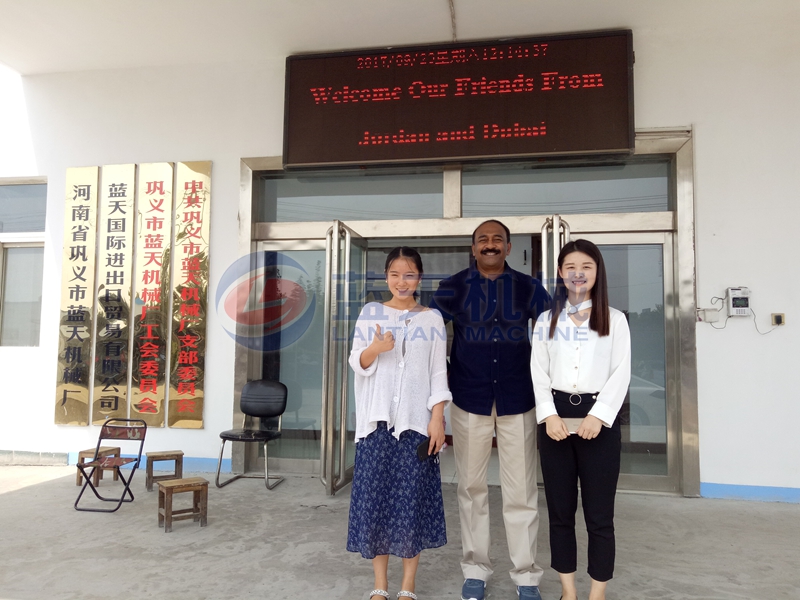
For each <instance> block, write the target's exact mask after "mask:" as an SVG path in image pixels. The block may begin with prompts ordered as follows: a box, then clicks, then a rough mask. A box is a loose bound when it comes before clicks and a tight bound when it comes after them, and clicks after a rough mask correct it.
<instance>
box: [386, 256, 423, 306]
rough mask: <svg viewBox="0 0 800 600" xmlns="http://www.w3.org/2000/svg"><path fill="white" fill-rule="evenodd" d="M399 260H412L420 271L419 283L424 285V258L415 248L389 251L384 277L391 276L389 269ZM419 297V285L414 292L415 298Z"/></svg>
mask: <svg viewBox="0 0 800 600" xmlns="http://www.w3.org/2000/svg"><path fill="white" fill-rule="evenodd" d="M398 258H405V259H407V260H410V261H411V262H413V263H414V266H415V267H416V268H417V271H419V281H420V284H422V273H423V271H422V257H421V256H420V255H419V252H417V251H416V250H414V248H409V247H408V246H398V247H397V248H392V249H391V250H390V251H389V254H388V256H387V257H386V265H384V267H383V273H384V275H388V274H389V267H390V266H392V263H393V262H394V261H396V260H397V259H398ZM418 297H419V285H418V286H417V289H416V291H415V292H414V298H418Z"/></svg>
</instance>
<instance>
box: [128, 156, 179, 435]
mask: <svg viewBox="0 0 800 600" xmlns="http://www.w3.org/2000/svg"><path fill="white" fill-rule="evenodd" d="M172 177H173V170H172V164H171V163H153V164H143V165H139V174H138V177H137V184H136V219H137V223H136V231H137V233H136V245H135V248H136V268H135V272H134V304H133V314H134V319H133V362H132V364H131V374H132V384H131V400H130V404H131V417H134V418H137V419H143V420H144V421H145V422H146V423H147V425H149V426H151V427H163V426H164V412H165V411H164V405H165V401H166V392H167V388H166V374H167V351H168V341H169V300H170V280H169V274H170V269H169V267H170V242H171V237H172Z"/></svg>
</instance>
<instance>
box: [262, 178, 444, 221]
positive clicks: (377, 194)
mask: <svg viewBox="0 0 800 600" xmlns="http://www.w3.org/2000/svg"><path fill="white" fill-rule="evenodd" d="M256 187H257V188H258V189H257V190H256V207H255V215H256V220H258V221H262V222H263V221H271V222H275V221H277V222H286V221H330V220H333V219H341V220H344V221H359V220H381V219H430V218H441V217H442V216H443V213H442V210H443V209H442V206H443V193H444V192H443V177H442V174H441V173H425V174H413V175H368V176H352V175H351V176H340V177H336V176H304V175H301V176H299V177H285V178H269V177H263V178H262V179H261V180H260V181H257V184H256Z"/></svg>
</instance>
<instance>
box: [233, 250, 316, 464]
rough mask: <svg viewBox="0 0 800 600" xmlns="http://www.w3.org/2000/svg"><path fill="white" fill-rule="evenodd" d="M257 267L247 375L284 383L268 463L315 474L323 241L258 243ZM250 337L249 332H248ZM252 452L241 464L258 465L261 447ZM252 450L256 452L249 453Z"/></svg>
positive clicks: (251, 447) (249, 311)
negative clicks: (283, 407) (282, 403)
mask: <svg viewBox="0 0 800 600" xmlns="http://www.w3.org/2000/svg"><path fill="white" fill-rule="evenodd" d="M257 250H258V252H257V255H258V273H257V276H256V277H255V278H254V281H253V282H252V283H248V284H249V285H251V288H250V291H249V293H248V306H247V307H246V310H243V311H241V312H242V313H243V314H248V315H250V316H249V318H248V322H249V323H250V324H251V326H252V328H253V329H254V330H257V331H254V332H253V336H254V338H256V339H258V340H259V341H258V343H257V344H256V345H251V346H250V350H251V352H250V359H249V361H248V362H249V367H248V376H247V378H248V379H272V380H276V381H280V382H281V383H283V384H284V385H286V388H287V392H288V393H287V403H286V412H285V413H284V415H283V419H282V431H283V434H282V436H281V437H280V438H279V439H277V440H275V441H273V442H270V449H269V456H270V458H269V460H270V469H275V470H277V471H288V472H293V473H318V472H319V456H320V438H321V433H322V420H321V418H320V413H321V410H322V365H323V363H324V355H323V340H324V338H325V314H324V307H325V306H326V299H327V286H326V285H325V279H324V276H325V265H326V260H327V257H326V248H325V242H324V240H280V241H265V242H259V243H258V246H257ZM256 336H257V337H256ZM246 446H247V450H248V451H249V452H252V455H250V456H248V457H247V459H246V463H247V464H248V465H249V467H248V468H249V470H263V468H264V464H263V460H264V454H263V452H264V450H263V447H262V446H261V445H260V444H247V445H246ZM256 451H257V452H256Z"/></svg>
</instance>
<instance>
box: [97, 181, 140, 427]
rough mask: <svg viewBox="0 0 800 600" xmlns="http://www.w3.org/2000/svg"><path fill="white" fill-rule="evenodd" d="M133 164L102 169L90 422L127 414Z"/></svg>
mask: <svg viewBox="0 0 800 600" xmlns="http://www.w3.org/2000/svg"><path fill="white" fill-rule="evenodd" d="M135 173H136V165H114V166H110V167H103V170H102V173H101V181H100V221H99V225H98V229H99V231H98V236H97V238H98V260H97V338H96V341H95V351H94V396H93V400H92V423H93V424H95V425H100V424H102V423H103V421H104V420H105V419H107V418H109V419H110V418H122V419H124V418H126V417H127V416H128V356H129V354H128V339H129V335H128V319H129V316H130V308H131V273H132V270H133V248H132V245H131V242H132V240H133V221H134V219H133V190H134V185H135V177H134V176H135Z"/></svg>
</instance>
